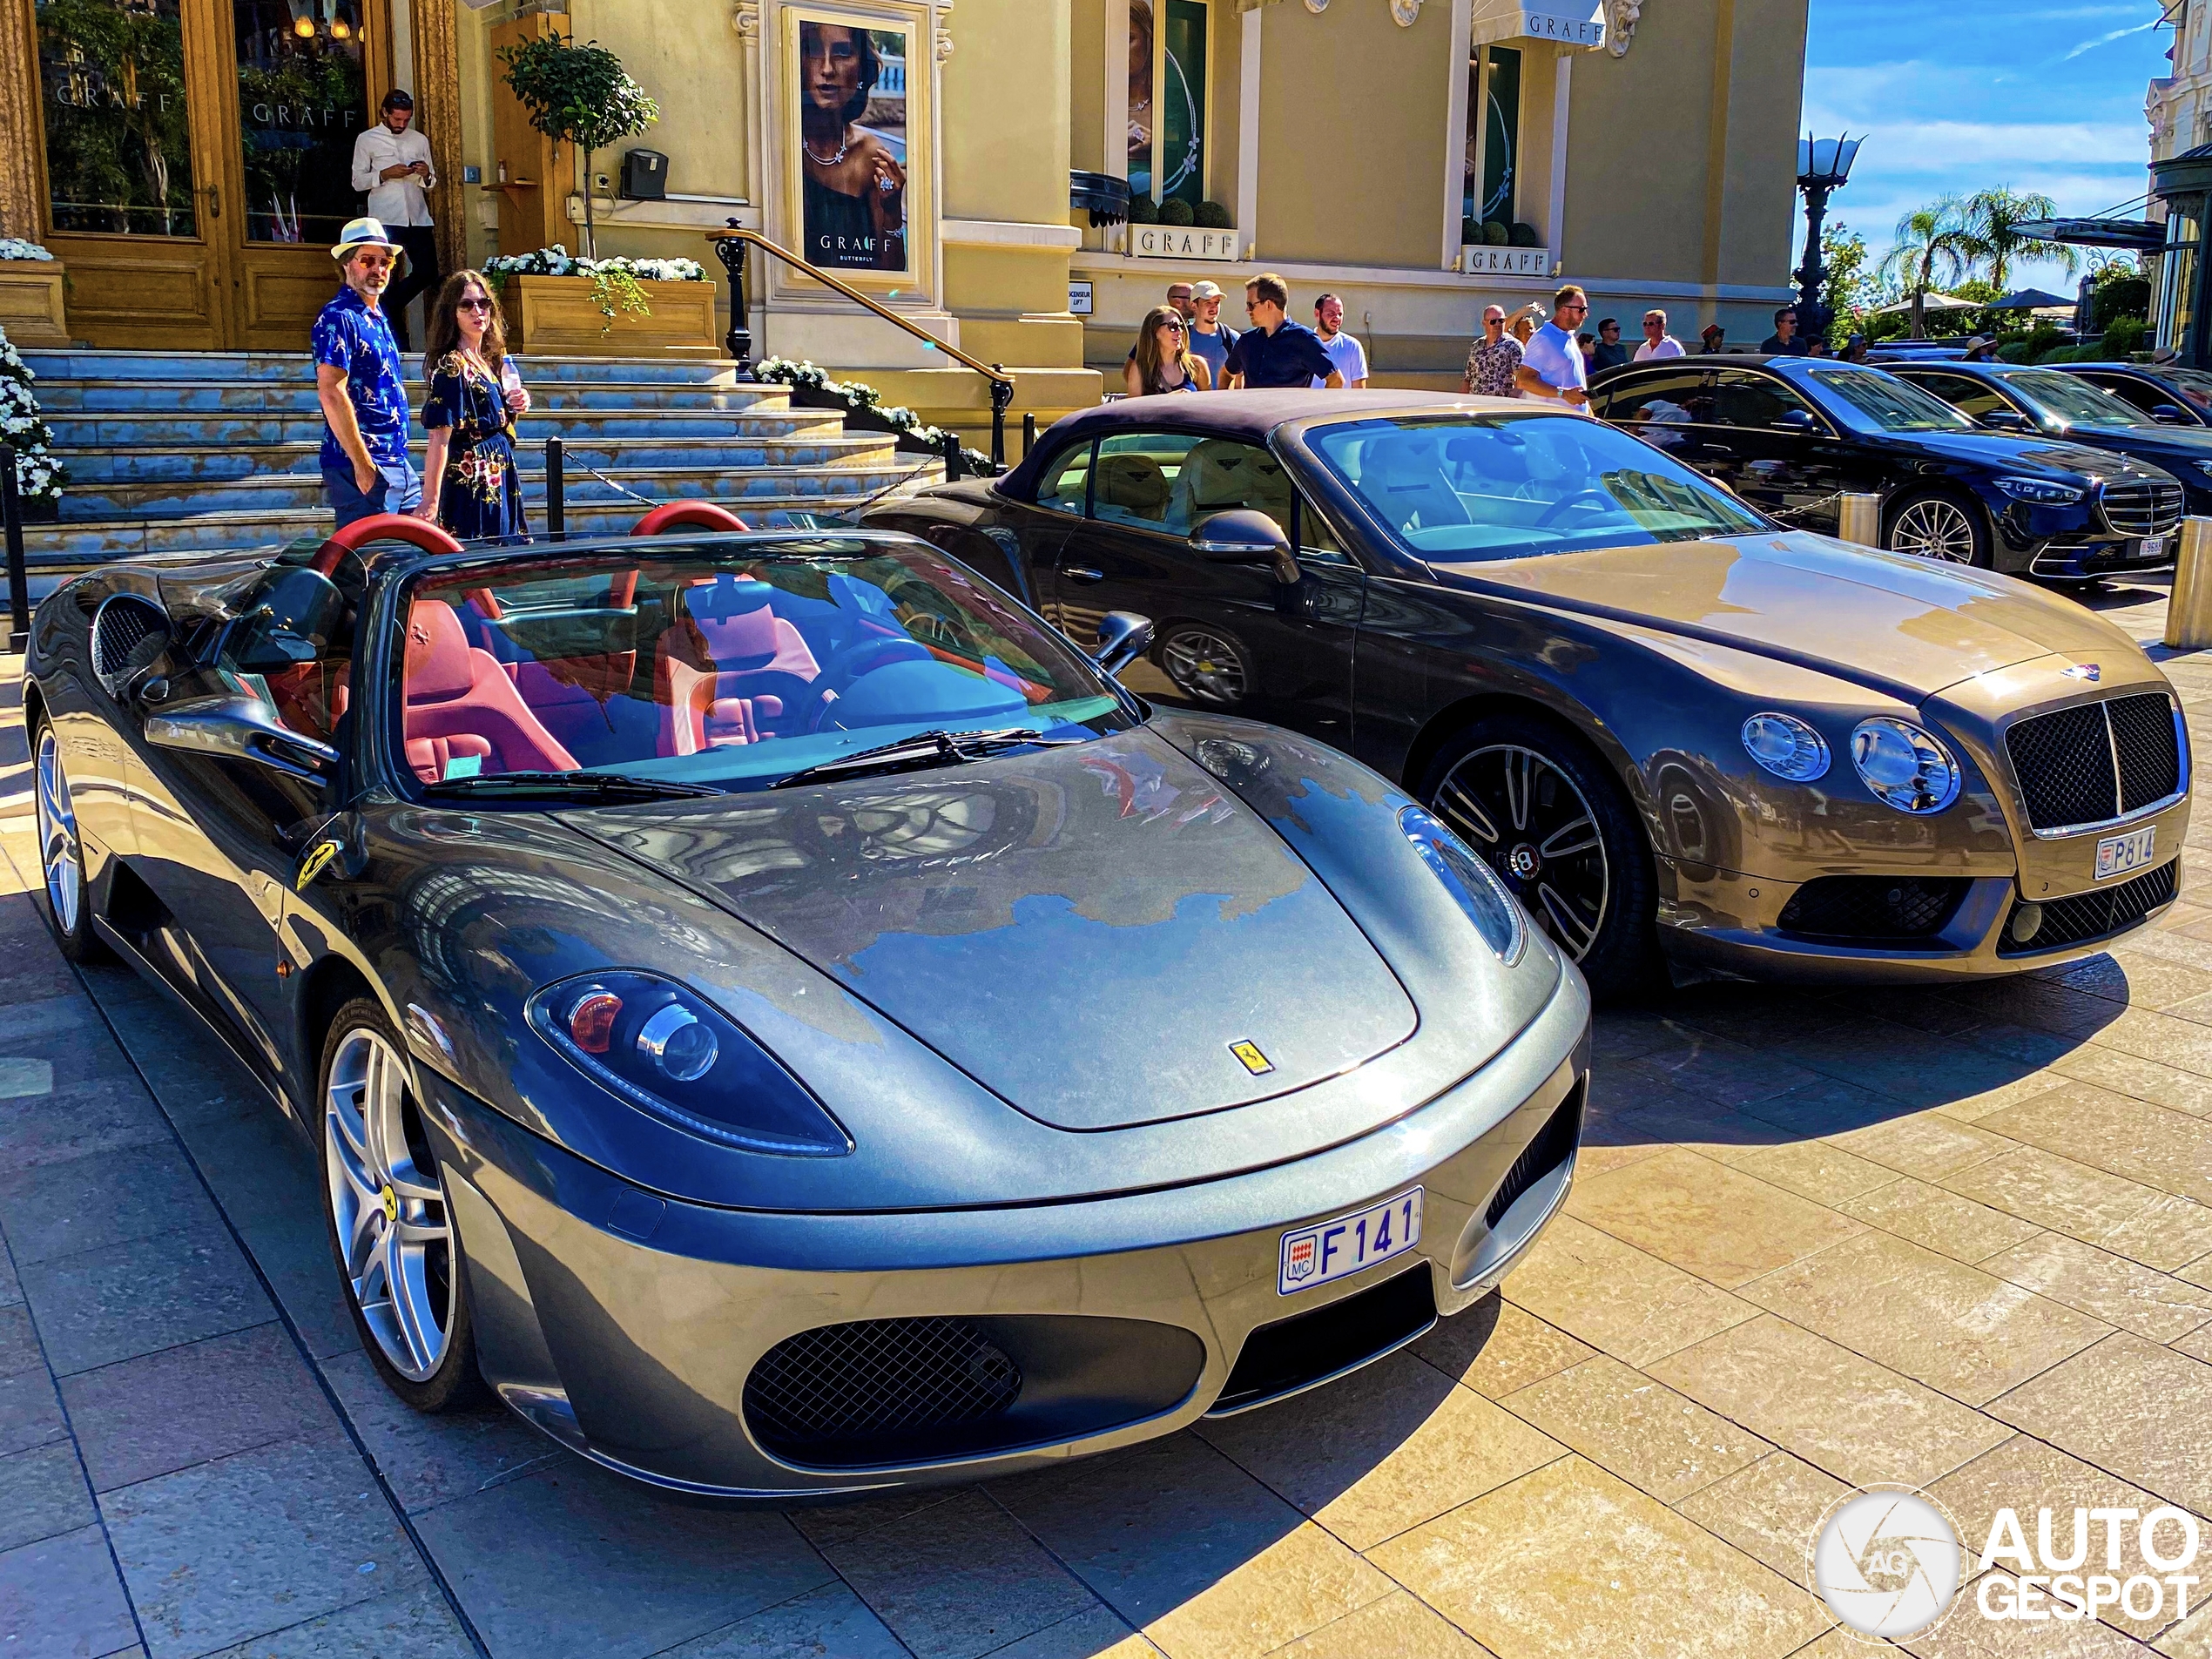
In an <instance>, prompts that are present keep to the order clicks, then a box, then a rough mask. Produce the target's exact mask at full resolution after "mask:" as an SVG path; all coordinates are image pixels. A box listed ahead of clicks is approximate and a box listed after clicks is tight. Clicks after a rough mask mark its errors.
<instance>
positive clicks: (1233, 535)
mask: <svg viewBox="0 0 2212 1659" xmlns="http://www.w3.org/2000/svg"><path fill="white" fill-rule="evenodd" d="M1190 550H1191V551H1192V552H1194V553H1196V554H1197V555H1198V556H1200V557H1201V558H1205V559H1211V561H1212V562H1213V563H1216V564H1265V565H1271V566H1272V567H1273V568H1274V570H1275V579H1276V580H1277V581H1278V582H1279V583H1282V584H1283V585H1284V586H1285V587H1286V588H1290V587H1296V586H1297V585H1298V560H1297V558H1296V557H1294V556H1292V554H1291V538H1290V537H1289V536H1285V535H1284V534H1283V527H1282V526H1281V525H1280V524H1278V523H1276V522H1275V521H1274V520H1273V519H1271V518H1270V517H1269V516H1267V515H1266V514H1265V513H1262V512H1258V511H1255V510H1254V509H1251V508H1249V507H1239V508H1238V509H1235V510H1233V511H1231V512H1226V513H1216V514H1215V515H1214V516H1212V517H1211V518H1209V519H1205V520H1204V521H1203V522H1201V523H1200V524H1199V525H1198V527H1197V529H1194V530H1192V531H1191V532H1190Z"/></svg>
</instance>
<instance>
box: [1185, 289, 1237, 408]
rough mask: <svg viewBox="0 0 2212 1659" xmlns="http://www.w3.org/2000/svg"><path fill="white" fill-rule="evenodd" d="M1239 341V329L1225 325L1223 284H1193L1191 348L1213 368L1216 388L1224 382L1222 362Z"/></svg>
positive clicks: (1207, 365)
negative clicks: (1222, 311)
mask: <svg viewBox="0 0 2212 1659" xmlns="http://www.w3.org/2000/svg"><path fill="white" fill-rule="evenodd" d="M1236 343H1237V331H1236V330H1235V329H1233V328H1224V327H1222V326H1221V285H1220V284H1218V283H1216V282H1198V283H1193V284H1192V285H1191V288H1190V350H1191V352H1192V354H1194V355H1196V356H1197V357H1198V358H1200V359H1202V360H1203V361H1204V363H1205V366H1206V367H1207V368H1209V369H1211V371H1212V372H1213V383H1214V385H1215V387H1216V388H1219V387H1220V386H1221V385H1222V384H1223V381H1222V375H1221V371H1222V365H1223V364H1224V363H1226V362H1227V361H1229V348H1230V347H1231V346H1233V345H1235V344H1236Z"/></svg>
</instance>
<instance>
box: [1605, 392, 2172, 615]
mask: <svg viewBox="0 0 2212 1659" xmlns="http://www.w3.org/2000/svg"><path fill="white" fill-rule="evenodd" d="M1934 372H1935V371H1933V370H1922V369H1919V368H1906V367H1905V366H1902V365H1900V366H1899V367H1898V368H1897V369H1896V370H1895V371H1894V372H1892V371H1888V370H1884V369H1879V368H1863V367H1860V366H1858V365H1856V364H1851V363H1840V362H1835V361H1827V360H1824V359H1820V358H1811V357H1753V356H1744V357H1731V358H1729V359H1728V360H1727V361H1726V362H1725V363H1724V364H1716V363H1715V362H1714V361H1713V360H1712V359H1710V358H1698V357H1685V358H1676V359H1673V360H1671V361H1667V362H1659V363H1639V364H1635V365H1633V366H1631V367H1629V368H1622V369H1616V370H1615V371H1613V372H1612V373H1610V374H1602V375H1600V376H1599V377H1598V379H1597V381H1595V383H1594V384H1593V385H1592V387H1591V388H1590V407H1591V408H1592V409H1593V410H1594V411H1595V413H1597V414H1598V415H1602V417H1603V418H1604V419H1606V420H1608V421H1611V422H1612V423H1613V424H1615V426H1619V427H1622V428H1625V429H1626V430H1628V431H1630V432H1633V433H1635V435H1637V436H1638V437H1640V438H1642V439H1643V440H1644V441H1645V442H1648V443H1651V444H1654V445H1656V446H1657V447H1658V448H1662V449H1664V450H1665V451H1667V453H1668V454H1669V455H1673V456H1675V457H1676V459H1677V460H1679V461H1682V462H1684V463H1686V464H1687V465H1689V466H1692V467H1695V468H1696V469H1697V470H1698V471H1700V472H1702V473H1703V474H1704V475H1706V476H1708V477H1710V478H1716V479H1718V480H1720V482H1723V483H1724V484H1726V485H1727V486H1728V487H1729V488H1730V489H1733V490H1734V491H1735V492H1736V493H1737V495H1739V496H1742V497H1743V499H1744V500H1745V501H1747V502H1750V503H1751V504H1752V505H1753V506H1754V507H1757V508H1758V509H1760V510H1761V511H1762V512H1764V513H1767V514H1769V515H1770V516H1772V517H1775V518H1777V519H1780V520H1781V521H1782V522H1783V523H1785V524H1789V525H1791V526H1792V527H1794V528H1798V529H1811V530H1819V531H1822V532H1824V533H1825V534H1828V535H1834V534H1836V533H1837V531H1838V529H1840V528H1841V524H1840V517H1841V499H1842V497H1843V496H1844V495H1846V494H1856V495H1874V496H1880V497H1881V498H1882V521H1881V544H1882V545H1883V546H1884V547H1885V548H1889V549H1891V550H1894V551H1896V552H1899V553H1913V554H1918V555H1920V556H1923V557H1926V558H1934V559H1942V560H1946V561H1948V562H1950V563H1957V564H1975V565H1979V566H1981V567H1982V568H1984V569H1985V570H2004V571H2007V572H2010V573H2012V574H2013V575H2016V576H2035V577H2055V578H2060V579H2070V580H2074V581H2082V580H2089V579H2094V578H2096V577H2103V576H2110V575H2116V574H2121V573H2123V572H2128V573H2133V572H2138V571H2142V570H2161V569H2164V568H2166V567H2167V566H2169V565H2171V564H2172V563H2173V562H2174V545H2173V539H2172V538H2173V536H2174V533H2175V530H2176V529H2179V527H2180V524H2181V518H2182V489H2181V487H2180V485H2179V484H2177V483H2176V482H2175V480H2174V478H2173V477H2172V476H2170V475H2168V473H2166V472H2165V471H2163V470H2161V468H2160V467H2159V465H2158V464H2156V463H2155V462H2153V461H2150V460H2145V459H2135V458H2131V457H2130V455H2128V454H2121V453H2115V452H2114V450H2113V449H2111V448H2106V447H2099V448H2090V447H2087V446H2085V445H2084V444H2080V443H2075V442H2067V441H2066V440H2065V439H2063V438H2060V440H2058V441H2056V442H2054V441H2053V440H2052V439H2050V438H2046V437H2041V436H2037V435H2033V428H2028V427H2027V425H2026V423H2025V422H2022V423H2021V424H2020V428H2019V429H2018V430H2014V431H2006V432H2002V433H2000V432H1996V431H1993V430H1990V429H1988V428H1986V426H1981V425H1978V424H1977V423H1976V421H1974V419H1973V417H1972V415H1967V414H1961V413H1960V412H1959V410H1958V409H1956V408H1952V407H1951V405H1950V404H1949V403H1948V402H1946V401H1944V400H1943V399H1942V398H1941V397H1940V396H1930V395H1926V394H1925V393H1924V392H1922V391H1921V390H1920V389H1919V387H1918V386H1916V385H1914V384H1912V381H1913V380H1914V379H1916V378H1918V377H1919V376H1921V375H1923V374H1932V373H1934ZM2069 384H2074V382H2069ZM2081 389H2082V390H2083V392H2084V393H2085V395H2086V394H2087V391H2088V388H2081ZM2107 401H2109V400H2107ZM2208 436H2212V435H2208ZM2208 447H2212V445H2208Z"/></svg>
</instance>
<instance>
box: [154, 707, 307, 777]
mask: <svg viewBox="0 0 2212 1659" xmlns="http://www.w3.org/2000/svg"><path fill="white" fill-rule="evenodd" d="M145 733H146V741H147V742H148V743H151V744H152V745H154V746H155V747H156V748H158V749H176V750H179V751H181V752H184V753H185V754H197V755H208V756H212V757H213V758H214V759H219V760H250V761H252V762H253V764H254V765H257V766H266V767H267V768H268V769H269V770H270V771H271V772H282V773H283V774H284V775H285V776H286V777H287V778H296V779H299V780H300V782H301V783H306V784H313V785H314V786H315V787H317V788H318V789H320V788H326V787H327V786H328V785H329V783H330V779H329V778H328V776H327V775H326V774H327V772H328V771H329V770H330V769H331V768H333V767H335V766H336V765H337V764H338V751H337V750H335V749H334V748H332V747H331V746H330V745H328V744H327V743H318V742H317V741H316V740H315V739H314V738H307V737H302V736H300V733H298V732H294V731H293V730H292V729H291V728H290V727H288V726H286V725H281V724H280V723H279V721H278V720H277V718H276V716H275V714H274V713H273V711H271V710H270V708H269V705H267V704H266V703H264V702H262V701H260V698H251V697H210V698H199V699H197V700H195V701H193V702H190V703H179V705H177V706H176V707H174V708H172V709H170V710H168V711H165V712H164V713H161V714H155V715H150V716H148V717H147V719H146V725H145Z"/></svg>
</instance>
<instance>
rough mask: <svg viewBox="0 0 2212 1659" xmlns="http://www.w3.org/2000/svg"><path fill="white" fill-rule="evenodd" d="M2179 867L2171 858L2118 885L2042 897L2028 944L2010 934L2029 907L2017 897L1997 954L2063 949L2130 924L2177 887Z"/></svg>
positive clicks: (2017, 954) (2101, 937) (2180, 862)
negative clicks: (2039, 918) (2060, 896)
mask: <svg viewBox="0 0 2212 1659" xmlns="http://www.w3.org/2000/svg"><path fill="white" fill-rule="evenodd" d="M2181 867H2182V861H2181V860H2179V859H2174V860H2169V861H2168V862H2167V863H2164V864H2161V865H2160V866H2159V867H2157V868H2156V869H2155V870H2151V871H2148V872H2146V873H2144V874H2141V875H2139V876H2137V877H2135V878H2134V880H2131V881H2122V882H2121V883H2120V884H2119V885H2118V886H2116V887H2104V888H2101V889H2099V890H2098V891H2096V892H2094V893H2077V894H2074V896H2073V897H2072V898H2070V899H2048V900H2044V901H2043V903H2042V904H2040V906H2036V907H2034V908H2038V909H2040V910H2041V911H2042V913H2043V915H2042V921H2041V922H2040V925H2039V926H2038V927H2036V929H2035V931H2034V933H2033V934H2030V935H2029V937H2028V940H2027V943H2026V944H2021V943H2020V942H2019V941H2016V940H2015V939H2014V938H2013V927H2014V925H2015V924H2016V923H2017V922H2018V921H2019V920H2020V912H2021V911H2023V910H2025V909H2027V908H2030V906H2029V904H2028V902H2027V900H2017V901H2016V902H2015V903H2014V904H2013V911H2012V914H2011V915H2009V916H2007V917H2006V918H2005V931H2004V932H2003V934H2000V935H1999V937H2000V940H2001V941H2002V942H2001V943H2000V944H1999V946H1998V947H1997V954H1999V955H2000V956H2032V955H2033V954H2035V953H2036V952H2037V951H2040V950H2063V949H2064V948H2066V947H2067V946H2068V945H2080V944H2086V943H2087V941H2090V940H2093V939H2103V938H2105V937H2107V935H2109V934H2116V933H2118V932H2120V930H2121V928H2123V927H2134V925H2135V924H2136V923H2137V922H2139V921H2141V920H2142V919H2143V918H2144V917H2145V916H2148V914H2150V913H2151V912H2152V911H2154V910H2155V909H2157V908H2158V907H2160V906H2161V905H2163V904H2166V903H2167V902H2168V901H2169V900H2172V898H2173V897H2174V895H2175V893H2176V892H2178V891H2179V890H2180V886H2181V880H2180V876H2179V871H2180V870H2181Z"/></svg>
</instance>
